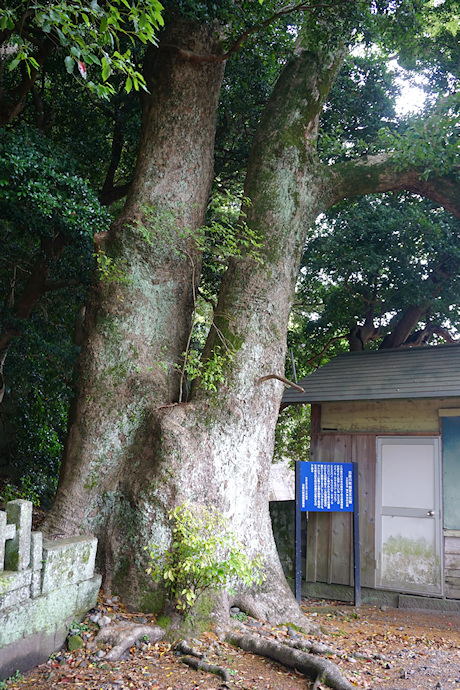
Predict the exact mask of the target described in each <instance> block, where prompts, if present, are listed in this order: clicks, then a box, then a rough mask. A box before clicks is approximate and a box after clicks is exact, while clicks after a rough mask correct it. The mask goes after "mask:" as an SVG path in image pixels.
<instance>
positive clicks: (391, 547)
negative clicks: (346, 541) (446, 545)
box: [376, 437, 442, 594]
mask: <svg viewBox="0 0 460 690" xmlns="http://www.w3.org/2000/svg"><path fill="white" fill-rule="evenodd" d="M376 484H377V496H376V521H377V523H376V541H377V543H376V555H377V574H376V586H377V587H382V588H385V589H397V590H398V591H400V592H414V593H419V594H442V579H441V500H440V499H441V486H440V460H439V439H438V438H421V437H420V438H401V437H392V438H379V439H377V482H376Z"/></svg>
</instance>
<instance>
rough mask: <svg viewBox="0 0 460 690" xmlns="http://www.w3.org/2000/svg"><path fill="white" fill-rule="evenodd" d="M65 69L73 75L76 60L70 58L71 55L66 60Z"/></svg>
mask: <svg viewBox="0 0 460 690" xmlns="http://www.w3.org/2000/svg"><path fill="white" fill-rule="evenodd" d="M64 64H65V68H66V70H67V72H68V73H69V74H72V72H73V69H74V67H75V60H73V58H71V57H70V55H67V57H66V58H65V60H64Z"/></svg>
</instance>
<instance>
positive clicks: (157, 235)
mask: <svg viewBox="0 0 460 690" xmlns="http://www.w3.org/2000/svg"><path fill="white" fill-rule="evenodd" d="M163 40H164V41H166V42H172V43H174V45H179V46H180V45H184V46H185V47H190V46H191V45H194V46H195V49H196V50H198V51H200V52H203V53H213V52H214V53H219V51H220V42H219V39H218V37H217V36H216V27H200V26H197V25H191V24H190V23H186V22H176V23H175V24H171V26H170V27H169V29H168V30H167V31H166V32H165V34H163ZM223 69H224V66H223V64H222V63H219V62H217V63H210V64H209V63H204V64H196V63H194V62H192V61H189V60H184V59H183V58H181V57H180V56H179V55H178V54H177V52H175V51H169V50H164V51H163V50H162V49H161V46H160V49H156V48H150V49H149V50H148V53H147V56H146V62H145V76H146V79H147V83H148V87H149V90H150V95H145V96H144V97H143V104H142V105H143V114H142V130H141V141H140V147H139V155H138V160H137V167H136V170H135V174H134V178H133V181H132V184H131V188H130V193H129V195H128V199H127V202H126V205H125V208H124V211H123V213H122V215H121V217H120V218H119V219H118V221H117V222H116V223H115V224H114V225H113V227H112V228H111V231H110V233H109V235H108V237H107V238H105V239H103V241H102V244H100V245H99V246H100V247H101V249H100V251H102V252H103V253H102V254H101V257H102V259H103V260H104V261H107V257H108V260H109V261H111V262H113V263H111V264H110V266H115V269H114V271H112V274H110V270H109V271H108V272H106V274H105V275H104V272H103V271H102V275H101V279H100V280H97V279H96V280H95V282H94V286H93V289H92V291H91V295H90V299H89V303H88V306H87V310H86V323H85V330H86V333H87V341H86V343H85V344H84V346H83V348H82V353H81V357H80V361H79V394H78V397H77V399H76V400H75V403H74V405H73V409H72V410H71V422H70V427H69V433H68V438H67V443H66V448H65V454H64V459H63V467H62V472H61V476H60V481H59V488H58V494H57V498H56V502H55V505H54V507H53V509H52V511H51V513H50V514H49V517H48V520H47V525H46V528H47V530H48V533H49V534H73V533H77V532H78V531H79V530H80V529H82V530H86V531H88V530H89V531H93V532H94V533H96V534H98V535H99V537H100V546H99V558H100V565H101V568H102V571H103V573H104V575H105V583H106V588H108V589H110V587H111V586H112V580H113V578H115V581H116V586H118V588H119V589H120V590H123V589H124V590H129V591H130V594H131V599H132V600H134V599H136V597H137V598H138V600H139V597H140V592H139V586H140V581H143V580H145V577H146V576H145V572H144V569H143V567H142V565H141V564H144V562H145V554H144V552H143V546H144V545H146V544H147V543H148V542H149V541H150V540H152V539H154V540H155V539H158V538H159V537H160V536H161V534H162V530H163V533H164V532H165V528H164V526H162V524H161V520H163V521H164V520H165V514H164V512H165V511H164V506H165V505H166V506H168V507H171V506H172V505H173V504H174V495H175V493H176V491H177V489H176V488H175V487H174V485H173V483H171V484H170V485H168V482H167V481H166V482H164V486H161V488H160V493H161V499H158V497H157V496H156V494H155V491H156V488H155V487H156V483H155V486H153V485H152V482H154V480H155V477H156V476H157V475H158V474H159V473H161V468H162V466H163V465H164V466H166V468H167V467H168V462H169V459H168V454H169V452H171V453H172V454H175V451H174V449H170V450H169V449H168V448H167V447H166V446H165V441H164V440H163V432H162V426H163V423H164V421H165V420H166V423H167V422H168V419H169V414H170V413H171V410H172V411H174V410H173V408H170V407H168V406H169V405H171V404H174V403H176V402H177V400H178V398H179V383H180V377H179V375H178V372H177V369H176V367H177V366H178V364H179V362H180V361H181V354H182V352H183V351H184V350H185V345H186V341H187V338H188V335H189V330H190V319H191V313H192V307H193V297H192V295H193V283H194V281H196V276H197V275H199V267H200V254H199V252H198V251H197V249H196V247H195V245H194V241H193V237H192V236H191V234H190V231H193V230H195V229H196V228H198V227H200V226H201V225H202V224H203V221H204V213H205V210H206V206H207V201H208V196H209V191H210V187H211V183H212V176H213V153H214V132H215V124H216V118H217V103H218V96H219V92H220V86H221V81H222V76H223ZM139 226H142V228H143V229H142V230H141V229H139ZM104 257H106V258H104ZM165 406H166V407H165ZM165 471H166V473H168V471H170V472H171V475H174V472H176V471H177V472H178V473H179V475H180V474H181V473H182V470H181V469H180V468H179V469H178V470H174V467H173V466H172V465H171V466H170V470H167V469H166V470H165ZM155 482H157V480H155ZM157 518H158V524H159V526H158V530H159V534H156V533H155V532H154V528H153V527H152V525H155V524H157ZM131 571H132V573H133V574H132V579H131V581H130V579H129V577H128V576H129V573H130V572H131ZM144 599H145V597H144ZM144 605H145V606H147V603H146V601H144Z"/></svg>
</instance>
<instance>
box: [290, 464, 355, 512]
mask: <svg viewBox="0 0 460 690" xmlns="http://www.w3.org/2000/svg"><path fill="white" fill-rule="evenodd" d="M299 464H300V485H301V503H300V509H301V510H302V511H307V510H309V511H312V512H337V513H341V512H353V510H354V506H353V463H351V462H301V463H299Z"/></svg>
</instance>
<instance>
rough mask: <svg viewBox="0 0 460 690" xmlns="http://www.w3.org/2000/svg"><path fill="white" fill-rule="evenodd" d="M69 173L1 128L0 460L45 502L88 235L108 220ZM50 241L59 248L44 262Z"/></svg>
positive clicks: (58, 448) (21, 135)
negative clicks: (0, 396) (0, 400)
mask: <svg viewBox="0 0 460 690" xmlns="http://www.w3.org/2000/svg"><path fill="white" fill-rule="evenodd" d="M73 167H74V166H73V165H72V161H71V160H69V157H68V156H67V155H66V154H65V152H63V151H60V150H59V149H58V148H57V147H56V146H54V145H52V144H51V143H50V142H49V141H47V140H46V139H45V138H44V137H43V136H42V135H41V134H39V133H37V132H36V131H34V130H33V129H30V128H26V127H23V126H21V127H17V128H15V129H3V130H0V218H1V220H0V236H1V238H2V247H3V251H2V253H1V256H0V276H1V285H2V289H1V293H0V308H1V316H2V318H1V321H2V329H1V333H0V337H1V345H2V348H1V355H2V358H3V357H6V355H8V357H7V360H5V374H6V375H5V384H6V389H5V400H4V405H3V407H2V410H1V414H2V422H3V429H2V431H3V433H2V434H0V439H1V444H0V453H1V457H2V463H3V464H5V463H6V464H7V465H9V468H7V469H8V472H9V473H11V472H12V473H13V474H14V475H19V476H20V477H23V478H24V477H25V476H28V477H29V478H30V477H31V478H32V480H33V482H34V483H35V485H36V487H37V491H38V495H39V496H40V497H41V498H42V499H44V500H45V504H46V503H47V502H48V503H49V501H50V499H51V498H52V496H53V493H54V490H55V487H56V485H57V477H58V472H59V464H60V458H61V455H62V445H63V441H64V438H65V431H66V425H67V416H68V408H69V402H70V398H71V397H72V395H73V382H72V379H73V375H72V371H73V366H74V363H75V359H76V355H77V354H78V347H77V346H75V345H74V344H73V333H74V328H75V322H76V318H77V312H78V310H79V308H80V307H81V306H82V305H84V303H85V301H86V294H87V289H88V285H89V280H90V275H91V272H92V266H93V251H94V249H93V241H92V236H93V234H94V232H95V230H99V231H101V230H104V229H105V228H107V226H108V222H109V215H108V213H107V211H106V210H105V209H104V208H103V207H101V205H100V204H99V202H98V200H97V198H96V196H95V194H94V192H93V191H92V190H91V188H90V187H89V185H88V184H87V182H85V181H84V180H83V179H82V178H81V177H80V176H79V175H77V174H75V172H73ZM58 237H62V245H60V247H59V251H58V252H57V254H56V255H55V256H52V255H50V256H49V257H48V259H49V261H47V259H46V257H45V255H46V249H47V247H48V246H49V245H50V244H52V243H53V242H55V241H56V238H58ZM61 249H62V252H61ZM37 267H39V268H40V269H41V268H42V267H43V269H44V270H45V272H46V275H45V276H43V273H42V271H41V270H40V273H39V275H38V276H37V275H36V269H37ZM43 278H44V282H43ZM26 297H27V299H26ZM29 298H30V299H29ZM35 300H36V301H37V302H38V304H37V308H33V307H34V305H35ZM29 308H30V314H29ZM6 361H7V364H6Z"/></svg>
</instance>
